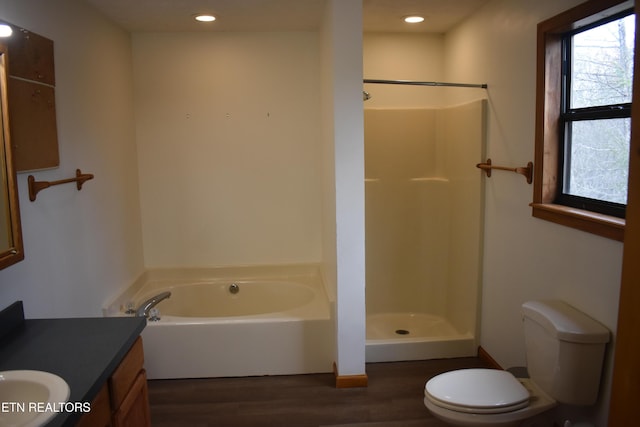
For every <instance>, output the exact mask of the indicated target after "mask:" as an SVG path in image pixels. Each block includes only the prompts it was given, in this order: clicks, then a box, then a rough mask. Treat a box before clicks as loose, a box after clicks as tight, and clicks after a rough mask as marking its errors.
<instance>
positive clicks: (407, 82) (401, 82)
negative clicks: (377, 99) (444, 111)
mask: <svg viewBox="0 0 640 427" xmlns="http://www.w3.org/2000/svg"><path fill="white" fill-rule="evenodd" d="M363 82H364V83H381V84H390V85H413V86H448V87H475V88H480V89H486V88H487V84H486V83H483V84H472V83H443V82H417V81H413V80H378V79H364V80H363Z"/></svg>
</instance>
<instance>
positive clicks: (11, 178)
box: [0, 44, 24, 269]
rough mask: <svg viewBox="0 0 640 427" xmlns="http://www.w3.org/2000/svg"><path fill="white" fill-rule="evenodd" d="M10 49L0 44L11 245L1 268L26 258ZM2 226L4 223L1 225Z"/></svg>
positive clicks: (1, 256)
mask: <svg viewBox="0 0 640 427" xmlns="http://www.w3.org/2000/svg"><path fill="white" fill-rule="evenodd" d="M7 52H8V50H7V46H6V45H5V44H0V120H2V123H1V125H2V127H1V129H0V131H1V132H2V139H3V141H2V143H1V144H0V150H2V152H0V160H4V164H1V165H0V167H2V168H4V171H0V173H4V174H5V177H6V181H7V189H6V190H7V191H6V193H7V203H8V209H7V213H8V215H9V221H8V222H9V224H8V225H9V229H8V230H7V232H8V233H7V234H8V235H9V246H8V248H7V249H6V250H5V249H4V248H0V269H3V268H6V267H8V266H10V265H13V264H15V263H17V262H19V261H22V260H23V259H24V247H23V243H22V226H21V224H20V205H19V202H18V182H17V178H16V170H15V166H14V163H13V154H12V150H11V138H10V136H9V105H8V101H7V74H8V73H7V62H8V53H7ZM0 226H2V225H0Z"/></svg>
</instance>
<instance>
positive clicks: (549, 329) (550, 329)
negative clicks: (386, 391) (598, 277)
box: [424, 301, 609, 427]
mask: <svg viewBox="0 0 640 427" xmlns="http://www.w3.org/2000/svg"><path fill="white" fill-rule="evenodd" d="M522 317H523V324H524V336H525V347H526V355H527V365H528V366H527V367H528V371H529V376H530V378H526V379H522V378H518V379H516V377H514V376H513V375H512V374H511V373H509V372H507V371H501V370H496V369H460V370H457V371H451V372H445V373H444V374H440V375H438V376H436V377H433V378H432V379H430V380H429V381H427V384H426V385H425V391H424V394H425V398H424V404H425V406H426V407H427V409H429V411H430V412H431V413H432V414H433V415H434V416H435V417H436V418H439V419H441V420H442V421H444V422H446V423H448V424H451V425H456V426H469V427H473V426H518V425H520V423H522V422H523V421H524V420H526V419H528V418H531V417H533V416H535V415H537V414H540V413H542V412H545V411H547V410H549V409H551V408H553V407H554V406H556V405H557V404H558V403H563V404H570V405H592V404H594V403H595V402H596V400H597V398H598V388H599V385H600V373H601V370H602V362H603V358H604V350H605V345H606V343H607V342H608V341H609V331H608V330H607V329H606V328H605V327H604V326H602V325H601V324H600V323H598V322H597V321H595V320H593V319H592V318H590V317H588V316H587V315H586V314H584V313H582V312H580V311H578V310H576V309H575V308H573V307H571V306H570V305H568V304H566V303H564V302H562V301H530V302H526V303H524V304H523V305H522Z"/></svg>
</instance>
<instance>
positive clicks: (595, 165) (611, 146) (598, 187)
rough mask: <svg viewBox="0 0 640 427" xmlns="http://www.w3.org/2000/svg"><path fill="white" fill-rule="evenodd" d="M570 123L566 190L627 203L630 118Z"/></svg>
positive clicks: (574, 193) (589, 196) (578, 194)
mask: <svg viewBox="0 0 640 427" xmlns="http://www.w3.org/2000/svg"><path fill="white" fill-rule="evenodd" d="M570 126H571V147H570V153H567V154H568V157H567V159H566V160H568V161H565V180H564V184H565V185H564V192H565V193H566V194H571V195H574V196H580V197H588V198H590V199H597V200H604V201H607V202H613V203H620V204H626V203H627V184H628V182H627V180H628V176H629V141H630V137H631V119H608V120H584V121H578V122H573V123H571V125H570Z"/></svg>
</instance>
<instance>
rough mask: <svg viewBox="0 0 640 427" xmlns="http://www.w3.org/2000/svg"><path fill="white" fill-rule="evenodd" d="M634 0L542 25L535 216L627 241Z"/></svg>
mask: <svg viewBox="0 0 640 427" xmlns="http://www.w3.org/2000/svg"><path fill="white" fill-rule="evenodd" d="M632 8H633V2H630V1H626V2H624V1H620V0H606V1H602V0H592V1H589V2H586V3H583V4H582V5H580V6H578V7H576V8H574V9H571V10H569V11H567V12H564V13H562V14H560V15H558V16H556V17H553V18H551V19H549V20H547V21H544V22H542V23H540V24H539V25H538V66H537V67H538V68H537V101H536V104H537V105H536V169H535V172H534V200H533V203H532V207H533V216H535V217H538V218H542V219H546V220H549V221H553V222H557V223H560V224H563V225H567V226H571V227H575V228H578V229H581V230H584V231H588V232H592V233H595V234H599V235H602V236H605V237H609V238H613V239H617V240H622V239H623V234H624V224H625V220H624V216H625V209H626V200H627V184H628V171H629V143H630V129H631V104H632V81H633V48H634V39H635V16H634V15H633V10H632Z"/></svg>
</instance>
